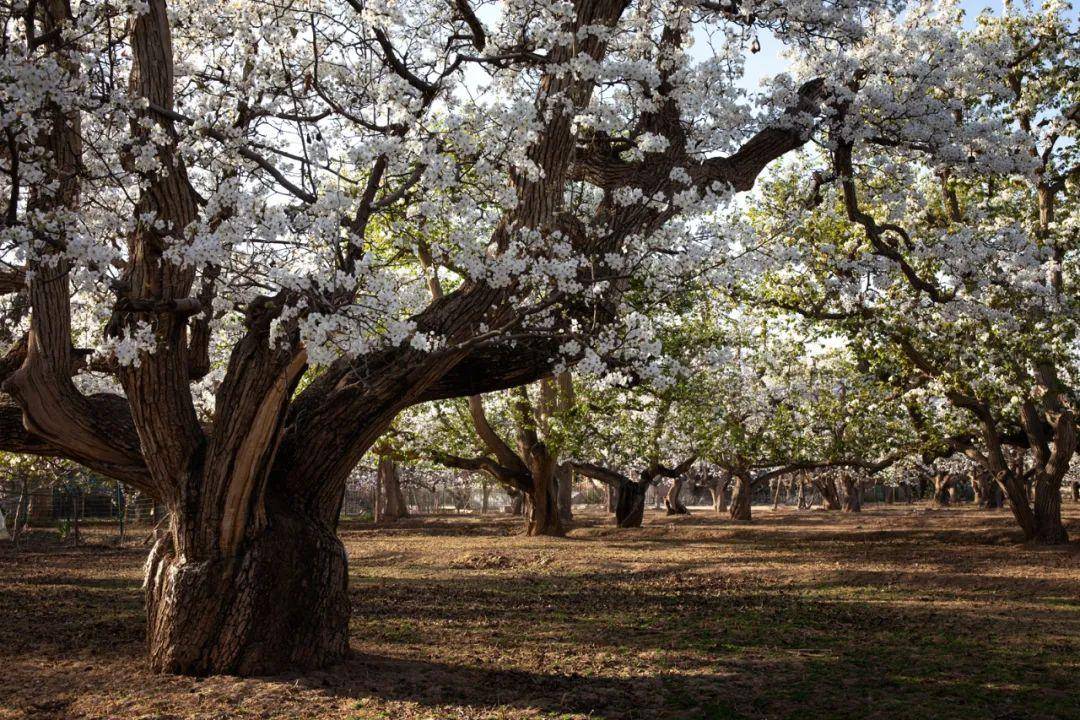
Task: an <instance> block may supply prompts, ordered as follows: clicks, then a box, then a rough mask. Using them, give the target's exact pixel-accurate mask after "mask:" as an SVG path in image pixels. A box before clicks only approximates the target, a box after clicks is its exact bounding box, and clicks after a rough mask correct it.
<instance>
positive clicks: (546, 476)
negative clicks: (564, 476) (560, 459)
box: [525, 460, 566, 537]
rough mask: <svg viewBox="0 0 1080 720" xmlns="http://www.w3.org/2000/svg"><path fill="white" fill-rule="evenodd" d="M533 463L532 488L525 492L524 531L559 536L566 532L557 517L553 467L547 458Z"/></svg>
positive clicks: (557, 495) (556, 490) (557, 496)
mask: <svg viewBox="0 0 1080 720" xmlns="http://www.w3.org/2000/svg"><path fill="white" fill-rule="evenodd" d="M533 465H535V467H532V468H531V469H532V471H533V472H532V488H530V490H529V492H528V493H526V494H525V533H526V534H527V535H550V536H554V537H561V536H563V535H565V534H566V528H564V527H563V524H562V520H561V519H560V518H559V488H558V483H557V482H556V480H555V468H554V467H553V466H552V465H551V463H550V461H547V460H545V461H544V462H541V463H534V464H533ZM541 466H542V467H541Z"/></svg>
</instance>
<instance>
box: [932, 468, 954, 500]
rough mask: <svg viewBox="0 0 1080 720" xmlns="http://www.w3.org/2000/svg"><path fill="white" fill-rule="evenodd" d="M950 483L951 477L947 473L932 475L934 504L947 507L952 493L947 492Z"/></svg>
mask: <svg viewBox="0 0 1080 720" xmlns="http://www.w3.org/2000/svg"><path fill="white" fill-rule="evenodd" d="M951 485H952V478H951V477H950V476H949V475H942V474H939V475H935V476H934V504H935V505H937V506H938V507H948V506H949V501H950V499H951V498H952V495H951V494H950V493H949V488H950V487H951Z"/></svg>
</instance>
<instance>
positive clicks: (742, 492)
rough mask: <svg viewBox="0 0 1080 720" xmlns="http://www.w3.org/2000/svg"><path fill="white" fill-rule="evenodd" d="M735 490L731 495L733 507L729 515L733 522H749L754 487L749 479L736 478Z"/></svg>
mask: <svg viewBox="0 0 1080 720" xmlns="http://www.w3.org/2000/svg"><path fill="white" fill-rule="evenodd" d="M734 483H735V490H734V491H733V492H732V493H731V506H730V508H729V512H728V514H729V515H730V517H731V519H732V520H739V521H741V522H748V521H749V520H750V501H751V500H752V495H753V486H752V484H751V482H750V479H749V478H745V477H739V476H736V477H735V480H734Z"/></svg>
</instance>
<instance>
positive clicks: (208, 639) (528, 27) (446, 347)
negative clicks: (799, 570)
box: [0, 0, 875, 674]
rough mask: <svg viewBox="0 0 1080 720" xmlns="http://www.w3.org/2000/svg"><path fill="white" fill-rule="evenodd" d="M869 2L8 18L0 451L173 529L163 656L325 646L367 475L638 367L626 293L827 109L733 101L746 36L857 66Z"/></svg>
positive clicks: (154, 637) (155, 582)
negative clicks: (465, 402)
mask: <svg viewBox="0 0 1080 720" xmlns="http://www.w3.org/2000/svg"><path fill="white" fill-rule="evenodd" d="M867 4H870V5H873V4H875V2H873V0H867V3H863V2H854V1H853V2H848V1H844V2H835V1H834V0H822V1H821V2H804V3H798V4H794V5H793V4H791V3H782V2H777V1H776V0H765V1H764V2H750V1H749V0H747V1H746V2H742V1H741V0H722V1H721V2H711V1H705V0H679V1H677V2H654V1H652V0H643V1H641V2H631V1H630V0H573V1H562V0H560V1H558V2H528V3H521V2H514V1H508V2H500V3H497V4H495V5H493V6H492V7H489V8H485V11H484V12H481V11H480V10H479V9H478V8H475V7H473V6H472V4H471V3H470V2H469V1H468V0H459V1H457V2H452V3H451V2H437V1H435V0H379V1H373V2H362V1H361V0H302V1H300V2H294V3H288V4H278V3H246V2H245V3H223V2H220V1H219V0H172V1H171V2H166V0H132V1H131V2H99V1H96V0H85V1H84V2H79V3H74V2H71V1H70V0H36V1H35V2H29V3H16V4H11V5H8V6H5V8H4V9H3V10H2V11H0V19H2V22H3V31H4V44H3V47H2V50H0V52H2V57H3V63H2V68H3V69H2V75H0V77H2V79H0V101H2V104H3V113H2V114H0V122H2V123H3V129H4V142H3V147H2V149H0V185H2V187H0V190H2V192H0V196H2V197H3V198H5V205H4V210H3V216H2V217H3V226H2V228H0V258H2V261H3V268H2V270H3V272H2V275H0V290H3V291H4V293H5V294H6V299H5V300H4V308H3V309H4V317H5V328H4V334H5V335H6V336H7V337H8V338H9V340H8V343H7V350H6V355H5V357H4V362H3V367H4V368H5V372H4V375H3V378H2V380H3V391H4V394H5V397H4V402H3V404H2V406H0V449H2V450H5V451H14V452H21V453H31V454H37V455H47V456H59V457H64V458H69V459H72V460H75V461H77V462H79V463H82V464H83V465H85V466H86V467H88V468H91V469H92V470H94V471H95V472H97V473H99V474H101V475H105V476H108V477H111V478H116V479H119V480H122V481H124V482H125V483H128V484H129V485H131V486H132V487H134V488H136V489H138V490H140V491H144V492H146V493H148V494H151V495H153V496H154V497H156V498H158V499H159V500H160V501H162V502H163V503H164V504H165V505H166V506H167V507H168V508H169V510H170V511H171V514H170V518H171V520H170V524H169V527H168V529H167V531H166V532H164V533H163V534H162V535H161V537H160V538H159V539H158V541H157V543H156V544H155V546H154V548H153V550H152V552H151V554H150V557H149V560H148V562H147V566H146V600H147V615H148V631H147V637H148V646H149V655H150V664H151V666H152V667H153V668H154V669H155V670H158V671H164V672H175V673H188V674H205V673H212V672H231V673H239V674H252V673H267V672H274V671H280V670H284V669H286V668H297V669H300V668H312V667H318V666H323V665H326V664H328V663H331V662H333V661H335V660H337V659H338V658H340V657H342V655H343V654H344V653H345V652H346V651H347V648H348V640H347V637H348V636H347V627H348V615H349V596H348V590H347V572H346V557H345V552H344V549H343V547H342V544H341V542H340V541H339V540H338V539H337V537H336V535H335V532H334V531H335V526H336V522H337V517H338V514H339V509H340V506H341V503H342V498H343V493H344V488H345V483H346V480H347V478H348V477H349V474H350V472H351V471H352V469H353V468H354V467H355V466H356V464H357V462H358V461H359V460H360V458H361V456H362V455H363V454H364V453H365V452H366V451H367V450H368V449H369V448H370V447H371V446H372V444H373V443H374V442H375V441H376V439H377V438H378V437H379V436H380V434H382V433H383V431H384V430H385V429H386V428H387V426H388V425H389V424H390V423H391V422H392V420H393V418H394V417H395V416H396V415H397V414H398V413H399V412H401V411H402V410H403V409H404V408H407V407H409V406H411V405H414V404H416V403H420V402H425V401H430V400H437V399H444V398H449V397H457V396H471V395H477V394H480V393H485V392H491V391H496V390H501V389H505V388H509V387H513V386H516V385H520V384H523V383H527V382H530V381H534V380H537V379H539V378H541V377H544V376H546V375H548V374H550V373H552V372H553V371H557V370H561V369H563V368H564V367H565V366H566V365H567V364H569V363H572V362H574V361H578V360H583V361H585V362H587V363H600V362H622V363H629V364H635V363H636V364H638V365H640V366H641V368H640V372H642V373H647V372H648V366H649V360H648V358H649V357H650V355H649V351H648V345H649V342H650V341H649V339H648V338H643V337H641V333H639V332H638V331H637V329H636V328H638V327H639V326H640V323H638V322H637V321H636V319H635V317H634V315H633V313H631V312H629V311H628V309H627V307H626V306H625V305H624V303H622V302H621V300H620V297H621V294H622V293H623V292H624V291H626V290H627V289H631V288H644V289H645V290H647V291H652V292H666V291H667V290H668V288H665V287H664V286H663V283H656V282H651V281H650V280H649V275H650V274H651V273H653V272H654V270H655V269H656V268H657V267H658V266H662V265H664V264H679V263H684V264H685V263H689V264H692V263H694V262H696V261H698V259H699V257H700V254H701V253H702V252H707V246H705V247H703V246H702V245H701V244H700V243H696V242H694V241H693V240H692V238H694V237H696V235H695V234H694V233H691V232H688V228H689V227H690V225H689V224H692V223H693V222H695V219H696V218H700V217H703V216H707V215H710V214H712V213H714V212H715V210H716V209H717V208H719V207H723V206H724V205H725V204H726V203H727V202H728V201H729V200H730V198H731V196H732V194H733V193H734V192H739V191H745V190H747V189H749V188H750V187H751V186H752V185H753V184H754V181H755V179H756V178H757V176H758V175H759V174H760V173H761V172H762V170H763V169H764V168H765V167H766V166H767V165H769V163H771V162H772V161H773V160H775V159H776V158H779V157H781V156H782V155H784V154H786V153H788V152H790V151H792V150H794V149H796V148H798V147H800V146H802V145H803V144H804V143H805V142H806V141H807V139H808V137H809V135H810V131H811V124H812V122H813V119H814V118H815V117H816V116H818V114H819V111H820V110H821V109H822V107H823V105H824V104H825V103H826V102H827V97H826V96H827V94H828V91H827V85H828V84H827V83H825V82H824V81H823V80H822V79H821V78H816V77H815V78H810V79H809V80H808V81H807V82H805V83H803V84H802V85H797V84H794V83H791V82H787V83H779V84H777V86H776V87H775V88H774V91H772V92H770V93H768V94H767V95H766V96H764V97H762V98H761V100H762V101H761V102H757V98H748V97H747V96H746V94H745V93H744V91H742V90H741V89H740V88H739V86H738V84H737V80H738V75H739V73H740V72H741V69H742V63H743V48H744V47H746V46H748V45H750V44H751V42H750V40H751V38H752V36H753V34H754V33H756V32H759V31H761V30H764V29H769V30H771V31H772V32H773V33H774V34H775V35H776V36H777V37H779V38H780V39H781V40H782V41H785V42H787V43H788V44H789V45H790V46H791V47H792V48H797V49H805V48H807V47H809V45H810V44H811V43H816V42H827V43H829V44H830V46H833V47H838V46H840V45H842V44H844V43H845V42H846V41H847V40H849V39H851V38H854V37H858V36H859V35H860V34H862V33H863V31H864V28H863V23H862V17H863V10H864V9H865V7H866V5H867ZM706 38H707V42H703V41H704V40H705V39H706ZM694 42H697V43H698V46H697V47H698V52H697V53H696V54H694V53H691V52H689V49H690V46H691V43H694ZM832 84H833V85H835V83H832ZM657 277H661V276H659V275H658V276H657ZM433 278H438V279H440V280H441V282H442V283H443V285H444V286H445V294H444V295H442V296H441V297H437V298H435V299H432V296H431V293H430V288H429V287H428V282H427V281H429V280H431V279H433Z"/></svg>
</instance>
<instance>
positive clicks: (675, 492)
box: [664, 477, 690, 515]
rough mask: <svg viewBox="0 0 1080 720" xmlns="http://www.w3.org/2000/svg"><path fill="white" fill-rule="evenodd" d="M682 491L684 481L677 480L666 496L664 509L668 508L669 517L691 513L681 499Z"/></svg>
mask: <svg viewBox="0 0 1080 720" xmlns="http://www.w3.org/2000/svg"><path fill="white" fill-rule="evenodd" d="M682 489H683V479H682V478H681V477H677V478H675V479H674V480H673V481H672V482H671V487H670V488H668V491H667V494H666V495H665V496H664V507H666V508H667V514H668V515H688V514H689V513H690V511H689V510H687V509H686V505H684V504H683V501H682V498H680V497H679V496H680V495H682Z"/></svg>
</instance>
